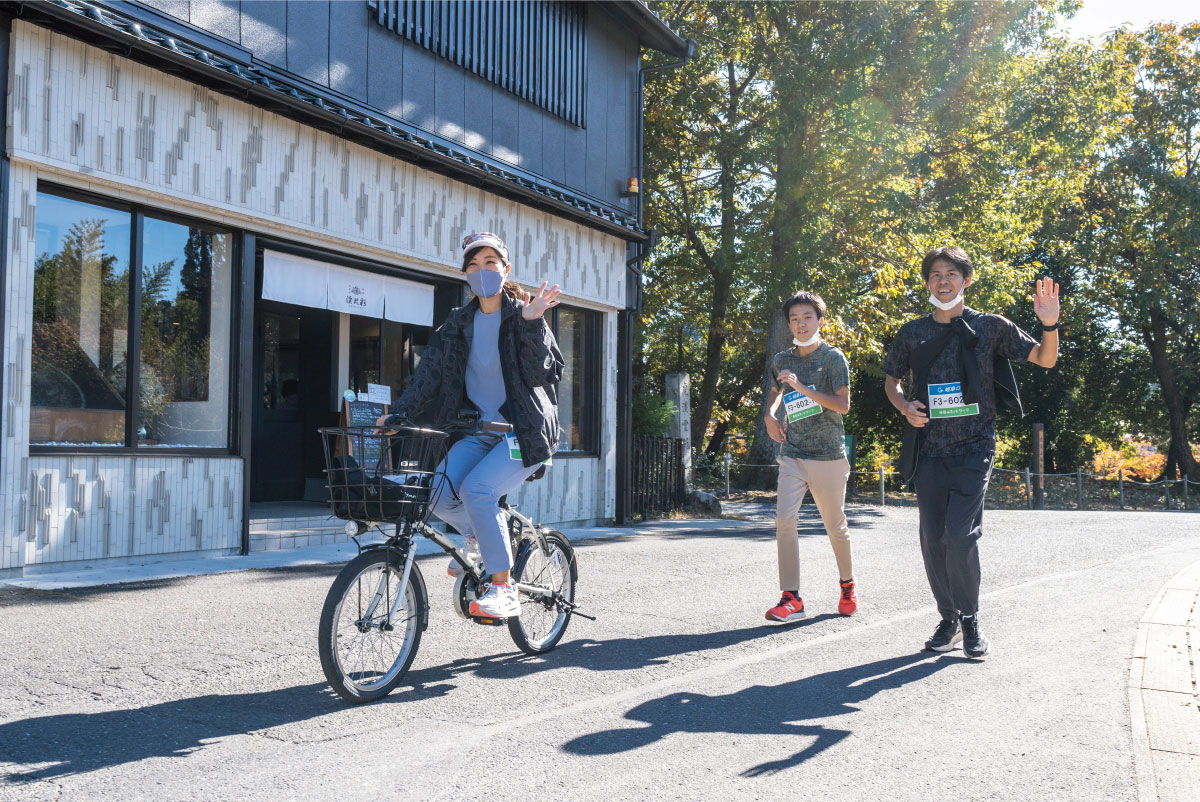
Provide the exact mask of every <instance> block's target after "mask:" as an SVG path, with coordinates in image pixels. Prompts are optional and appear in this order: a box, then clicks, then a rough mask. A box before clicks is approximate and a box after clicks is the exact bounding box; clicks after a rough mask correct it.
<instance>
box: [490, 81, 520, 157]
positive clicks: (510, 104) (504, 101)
mask: <svg viewBox="0 0 1200 802" xmlns="http://www.w3.org/2000/svg"><path fill="white" fill-rule="evenodd" d="M520 105H521V101H519V100H517V98H516V97H514V96H513V95H510V94H508V93H507V92H493V93H492V142H491V147H490V149H489V152H490V153H491V154H492V155H493V156H495V157H496V158H498V159H504V160H505V161H508V162H512V163H513V164H516V163H517V161H518V159H519V156H518V155H517V154H519V153H520V152H521V146H520V143H519V141H518V138H517V109H518V107H519V106H520Z"/></svg>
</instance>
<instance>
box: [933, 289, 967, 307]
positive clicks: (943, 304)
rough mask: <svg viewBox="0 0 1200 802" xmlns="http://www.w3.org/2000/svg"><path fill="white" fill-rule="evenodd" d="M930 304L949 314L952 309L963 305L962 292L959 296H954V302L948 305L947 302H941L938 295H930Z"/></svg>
mask: <svg viewBox="0 0 1200 802" xmlns="http://www.w3.org/2000/svg"><path fill="white" fill-rule="evenodd" d="M929 303H931V304H933V305H934V306H936V307H937V308H938V309H941V310H942V311H943V312H949V311H950V310H951V309H953V308H954V307H956V306H958V305H959V304H960V303H962V293H961V292H960V293H959V294H958V295H956V296H954V300H952V301H950V302H949V303H946V302H945V301H939V300H938V299H937V296H936V295H934V294H933V293H930V294H929Z"/></svg>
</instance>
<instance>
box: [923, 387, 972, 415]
mask: <svg viewBox="0 0 1200 802" xmlns="http://www.w3.org/2000/svg"><path fill="white" fill-rule="evenodd" d="M978 414H979V404H965V403H963V393H962V384H961V383H960V382H949V383H947V384H931V385H929V417H930V418H965V417H967V416H969V415H978Z"/></svg>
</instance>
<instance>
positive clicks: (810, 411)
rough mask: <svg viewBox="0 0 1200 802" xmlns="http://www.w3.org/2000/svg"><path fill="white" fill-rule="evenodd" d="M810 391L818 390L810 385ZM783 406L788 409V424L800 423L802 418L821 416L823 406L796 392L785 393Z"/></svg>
mask: <svg viewBox="0 0 1200 802" xmlns="http://www.w3.org/2000/svg"><path fill="white" fill-rule="evenodd" d="M808 389H810V390H815V389H817V388H816V387H814V386H813V385H811V384H810V385H808ZM783 405H784V408H785V409H787V422H788V423H791V422H792V421H798V420H800V419H801V418H811V417H812V416H813V415H820V414H821V405H820V404H818V403H817V402H816V401H813V400H812V399H811V398H809V397H808V396H806V395H800V393H798V392H797V391H795V390H792V391H791V392H790V393H785V394H784V396H783Z"/></svg>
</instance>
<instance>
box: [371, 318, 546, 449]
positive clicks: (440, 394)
mask: <svg viewBox="0 0 1200 802" xmlns="http://www.w3.org/2000/svg"><path fill="white" fill-rule="evenodd" d="M501 297H502V301H501V317H500V342H499V347H500V371H501V373H502V374H503V375H504V393H505V396H507V400H506V401H505V402H504V405H503V406H502V407H500V414H501V415H503V416H504V419H505V420H507V421H508V422H509V423H511V424H512V427H513V431H514V433H515V434H516V435H517V442H518V443H520V445H521V462H522V463H524V464H525V466H526V467H531V466H533V465H536V464H537V463H539V462H545V461H546V460H548V459H550V457H551V456H552V455H553V454H554V453H555V452H556V451H558V440H559V428H558V382H559V380H560V379H561V378H562V374H563V367H564V363H563V358H562V353H560V352H559V350H558V343H556V342H555V341H554V334H553V333H551V331H550V327H549V326H547V325H546V321H545V320H543V319H542V318H538V319H537V320H525V319H524V318H523V317H521V310H522V309H523V308H524V307H525V304H524V303H523V302H522V301H517V300H513V299H512V298H509V297H508V295H502V296H501ZM478 308H479V300H478V299H472V300H471V302H470V303H469V304H467V305H466V306H460V307H459V308H458V309H455V310H454V311H453V312H451V313H450V316H449V317H448V318H446V322H445V323H443V324H442V325H441V326H439V327H438V330H437V331H435V332H434V333H433V336H432V337H431V338H430V339H429V345H427V346H426V347H425V352H424V353H423V354H422V355H421V363H420V364H419V365H418V366H417V372H416V374H415V375H414V376H413V379H412V382H411V383H410V384H409V385H408V388H407V389H406V390H405V391H404V393H403V394H401V396H400V400H399V401H397V402H396V403H395V404H394V405H393V408H394V409H396V410H397V411H403V412H404V413H405V414H406V415H407V416H408V417H409V418H411V419H412V420H414V421H420V422H421V423H425V424H428V425H430V426H434V427H437V426H441V425H442V424H444V423H446V422H447V421H449V420H451V419H453V418H454V417H456V416H457V415H458V411H459V410H460V409H463V408H464V407H467V408H470V407H472V406H474V405H473V404H472V403H471V401H470V399H468V398H467V392H466V385H467V357H468V356H469V355H470V353H471V338H472V336H473V335H474V329H475V326H474V321H475V310H476V309H478Z"/></svg>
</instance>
